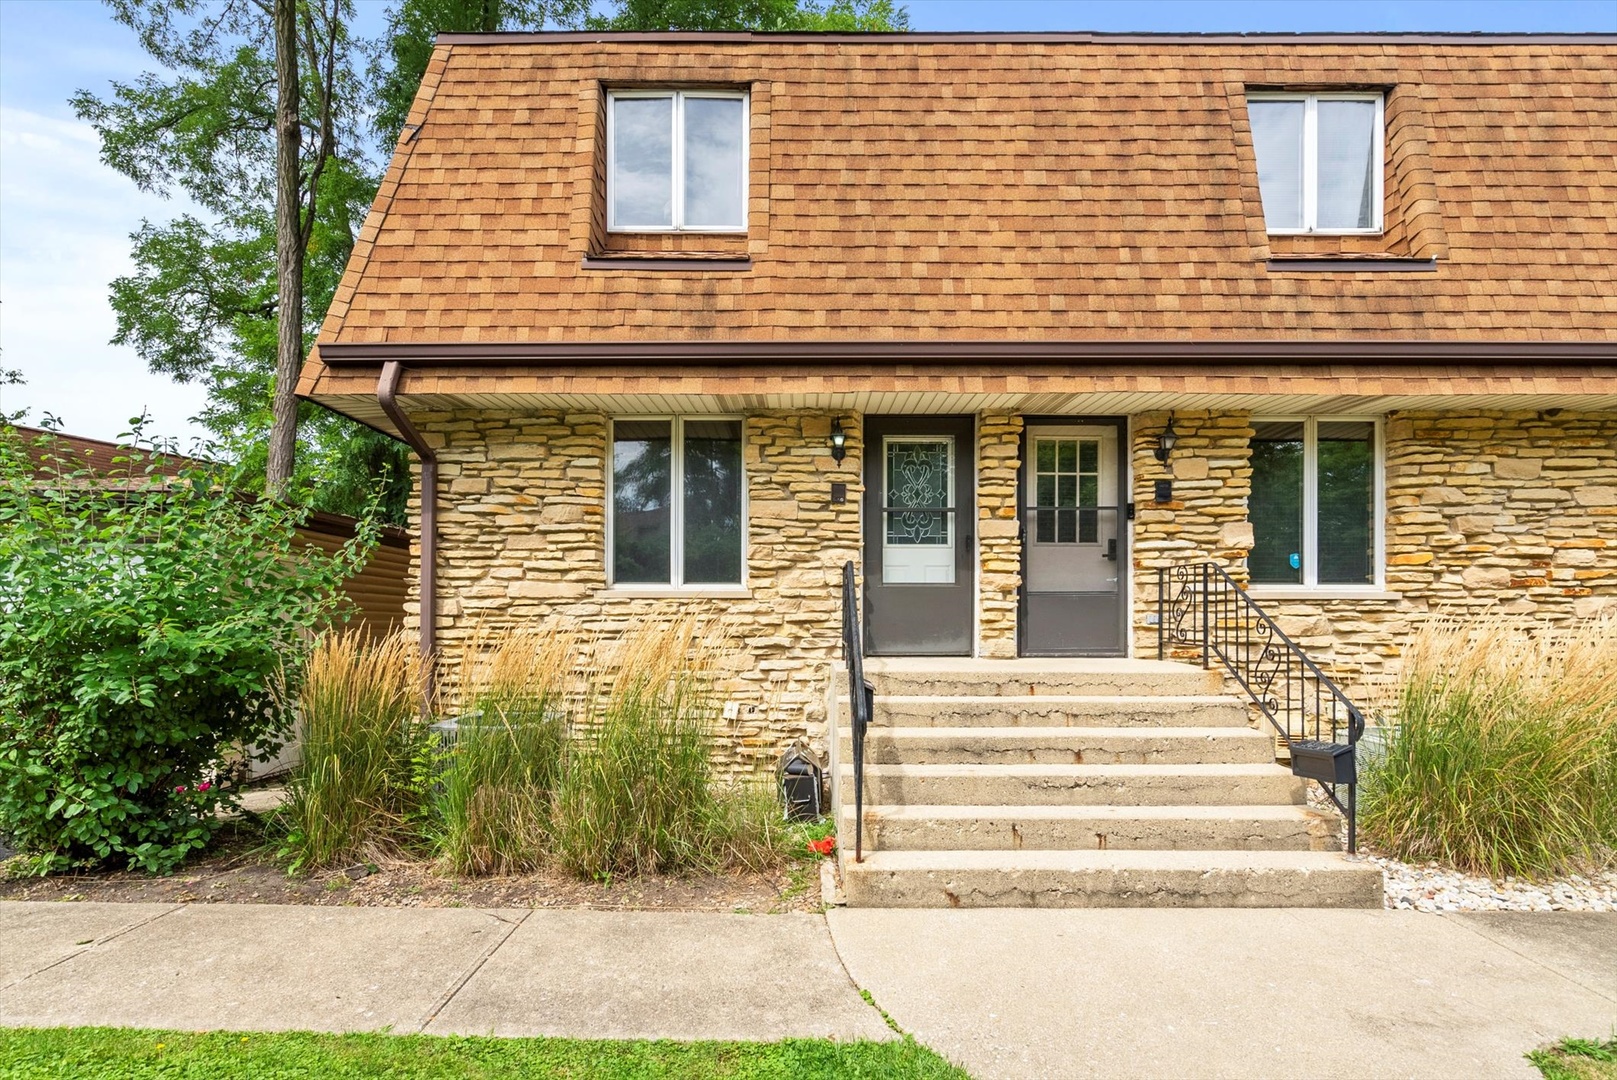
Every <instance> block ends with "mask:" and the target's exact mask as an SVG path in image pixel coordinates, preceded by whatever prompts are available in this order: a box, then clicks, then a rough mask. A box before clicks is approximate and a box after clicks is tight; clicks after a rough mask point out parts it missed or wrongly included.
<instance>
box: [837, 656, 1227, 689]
mask: <svg viewBox="0 0 1617 1080" xmlns="http://www.w3.org/2000/svg"><path fill="white" fill-rule="evenodd" d="M865 677H866V678H867V679H869V680H870V681H871V683H872V684H873V685H874V686H875V687H876V693H877V695H878V696H879V697H885V696H888V695H905V696H909V695H929V696H930V695H946V696H953V697H960V696H965V697H1002V698H1003V697H1035V696H1040V695H1045V694H1069V695H1071V694H1077V695H1086V696H1094V695H1137V694H1157V695H1161V694H1217V693H1219V692H1221V691H1222V689H1223V684H1222V682H1221V680H1220V679H1219V676H1218V674H1217V673H1216V672H1212V671H1203V670H1202V669H1201V668H1193V667H1189V666H1187V665H1185V664H1174V663H1169V662H1166V661H1161V660H1090V659H1073V660H1039V661H1036V662H1035V661H1027V660H964V659H962V660H959V661H953V662H950V661H944V662H940V661H937V660H915V659H909V658H902V659H899V658H891V657H871V658H869V659H867V660H866V661H865ZM838 678H839V680H840V679H841V676H840V675H839V676H838ZM839 688H840V687H839Z"/></svg>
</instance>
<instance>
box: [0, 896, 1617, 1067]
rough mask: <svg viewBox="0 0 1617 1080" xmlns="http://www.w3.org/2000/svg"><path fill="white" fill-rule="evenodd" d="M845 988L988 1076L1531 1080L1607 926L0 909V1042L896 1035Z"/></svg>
mask: <svg viewBox="0 0 1617 1080" xmlns="http://www.w3.org/2000/svg"><path fill="white" fill-rule="evenodd" d="M828 924H829V926H828ZM844 966H845V967H844ZM850 974H851V975H852V981H850V978H849V975H850ZM855 982H857V984H858V986H859V987H863V988H865V989H867V990H869V991H870V992H871V993H872V995H873V996H874V998H875V1000H876V1002H877V1004H879V1005H881V1006H882V1007H883V1008H885V1009H886V1010H887V1011H888V1012H889V1013H890V1014H891V1015H892V1017H893V1019H894V1020H895V1021H896V1022H897V1023H898V1024H899V1025H900V1026H901V1027H903V1028H904V1029H905V1030H906V1031H909V1032H911V1033H913V1034H914V1035H915V1036H916V1037H917V1038H918V1039H919V1040H920V1041H921V1042H923V1043H925V1044H927V1045H928V1046H931V1047H932V1048H933V1049H935V1050H937V1051H938V1052H940V1053H942V1054H943V1055H945V1056H946V1057H948V1058H950V1059H951V1060H954V1061H956V1062H958V1063H959V1064H961V1065H963V1066H965V1067H966V1068H967V1069H968V1070H970V1071H971V1073H972V1074H973V1075H974V1076H977V1077H979V1078H982V1080H989V1078H994V1077H1038V1078H1046V1077H1085V1076H1105V1077H1157V1076H1160V1077H1299V1076H1308V1077H1312V1076H1332V1077H1359V1076H1371V1077H1392V1076H1408V1077H1421V1078H1436V1077H1461V1076H1464V1077H1467V1078H1471V1077H1495V1076H1498V1077H1523V1078H1527V1077H1534V1076H1536V1075H1537V1074H1536V1073H1535V1072H1534V1071H1533V1070H1532V1069H1531V1068H1530V1066H1528V1064H1527V1063H1526V1062H1525V1061H1524V1060H1522V1057H1521V1055H1522V1054H1523V1053H1524V1052H1525V1051H1527V1050H1529V1049H1531V1048H1533V1047H1535V1046H1538V1045H1541V1044H1543V1043H1546V1042H1549V1041H1552V1040H1554V1039H1558V1038H1560V1037H1562V1036H1564V1035H1582V1036H1605V1035H1607V1034H1609V1033H1611V1032H1612V1031H1613V1030H1617V915H1597V914H1566V913H1532V914H1522V915H1512V914H1493V915H1448V916H1438V915H1426V914H1421V913H1418V912H1396V911H1356V910H1347V911H1340V910H1338V911H1331V910H1284V909H1281V910H1207V909H1197V910H1183V911H1168V910H1143V911H1142V910H1116V909H1112V910H1053V911H1038V910H1034V911H1027V910H981V911H936V910H919V911H916V910H879V909H867V910H848V909H837V910H834V911H832V912H831V913H830V915H829V916H828V918H821V917H819V916H813V915H722V914H695V913H665V912H605V911H526V910H521V911H511V910H495V911H479V910H473V909H465V908H460V909H456V908H403V909H398V908H325V907H296V906H290V905H287V906H279V905H262V906H257V905H253V906H249V905H236V904H217V905H207V904H192V905H188V906H180V905H159V904H95V903H26V902H5V903H0V1025H68V1024H111V1025H131V1026H147V1027H174V1028H184V1029H198V1028H215V1029H217V1028H237V1029H243V1030H284V1029H305V1030H317V1031H374V1030H379V1029H383V1028H386V1029H390V1030H392V1031H396V1032H408V1031H426V1032H431V1033H438V1034H449V1033H461V1034H497V1035H563V1036H573V1037H579V1038H669V1039H755V1040H773V1039H780V1038H785V1037H789V1036H804V1037H816V1036H819V1037H833V1038H837V1039H854V1038H868V1039H885V1038H891V1037H892V1032H891V1031H890V1030H889V1029H888V1028H887V1027H886V1025H885V1024H884V1023H883V1021H882V1019H881V1017H880V1015H879V1014H878V1013H877V1012H876V1010H874V1009H872V1008H871V1007H870V1006H868V1005H867V1004H865V1002H864V1001H863V1000H861V998H860V996H859V991H858V989H857V988H856V986H855Z"/></svg>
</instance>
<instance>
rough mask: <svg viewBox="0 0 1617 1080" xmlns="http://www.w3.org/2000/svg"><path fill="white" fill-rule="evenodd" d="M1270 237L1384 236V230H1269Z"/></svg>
mask: <svg viewBox="0 0 1617 1080" xmlns="http://www.w3.org/2000/svg"><path fill="white" fill-rule="evenodd" d="M1268 233H1269V235H1270V236H1368V237H1376V236H1385V235H1387V231H1386V230H1385V229H1269V230H1268Z"/></svg>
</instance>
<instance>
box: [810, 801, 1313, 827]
mask: <svg viewBox="0 0 1617 1080" xmlns="http://www.w3.org/2000/svg"><path fill="white" fill-rule="evenodd" d="M842 810H843V817H844V818H846V819H847V823H848V827H849V828H852V825H853V803H852V802H851V801H850V802H848V803H846V804H844V805H843V807H842ZM1315 813H1318V811H1313V810H1310V809H1309V808H1308V807H1307V806H1301V805H1298V804H1296V803H1266V804H1258V805H1251V806H1242V805H1234V806H1205V805H1201V804H1186V805H1178V806H1176V805H1150V806H1111V805H1094V806H1084V805H1076V806H1067V805H1054V806H1039V805H1021V804H1016V805H1006V806H983V805H960V804H955V803H951V804H932V805H927V804H915V803H881V804H878V805H874V806H867V807H865V816H866V817H867V818H868V817H870V816H872V815H874V816H875V817H878V818H881V819H883V820H886V821H972V820H977V819H984V818H1016V819H1019V820H1025V821H1135V820H1140V821H1188V820H1198V821H1199V820H1212V821H1223V820H1234V819H1244V820H1248V821H1306V820H1308V819H1309V818H1310V817H1311V816H1312V815H1313V814H1315Z"/></svg>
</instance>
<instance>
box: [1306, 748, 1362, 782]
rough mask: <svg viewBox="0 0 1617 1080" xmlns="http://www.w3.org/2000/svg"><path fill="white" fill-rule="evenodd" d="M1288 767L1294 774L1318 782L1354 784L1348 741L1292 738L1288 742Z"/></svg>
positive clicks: (1354, 774)
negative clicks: (1289, 753)
mask: <svg viewBox="0 0 1617 1080" xmlns="http://www.w3.org/2000/svg"><path fill="white" fill-rule="evenodd" d="M1291 771H1292V772H1293V773H1294V774H1296V775H1297V776H1302V777H1307V778H1308V779H1309V780H1318V781H1319V782H1320V783H1322V784H1356V783H1358V782H1359V773H1358V770H1357V769H1356V768H1355V767H1354V759H1353V747H1352V745H1351V744H1349V743H1334V742H1322V741H1320V740H1318V739H1294V740H1292V743H1291Z"/></svg>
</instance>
